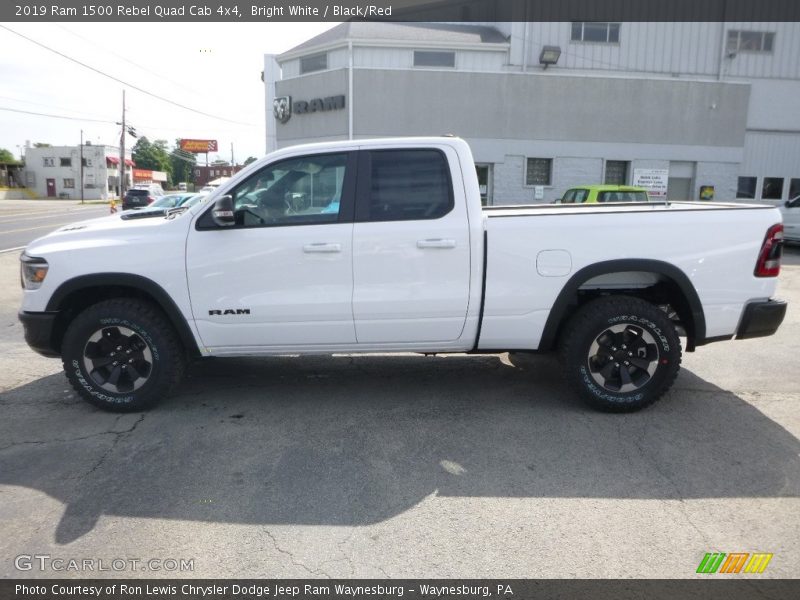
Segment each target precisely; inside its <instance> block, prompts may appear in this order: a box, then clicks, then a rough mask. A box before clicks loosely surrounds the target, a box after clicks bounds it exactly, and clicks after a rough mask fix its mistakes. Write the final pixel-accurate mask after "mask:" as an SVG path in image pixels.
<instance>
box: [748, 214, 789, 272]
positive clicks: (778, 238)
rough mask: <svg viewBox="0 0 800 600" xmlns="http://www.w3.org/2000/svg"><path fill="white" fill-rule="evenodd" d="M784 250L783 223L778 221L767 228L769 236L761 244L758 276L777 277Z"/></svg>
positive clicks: (757, 267)
mask: <svg viewBox="0 0 800 600" xmlns="http://www.w3.org/2000/svg"><path fill="white" fill-rule="evenodd" d="M782 252H783V225H782V224H780V223H778V224H777V225H773V226H772V227H770V228H769V229H767V236H766V237H765V238H764V243H763V244H762V245H761V252H759V253H758V262H756V270H755V272H754V275H755V276H756V277H777V276H778V275H779V274H780V272H781V254H782Z"/></svg>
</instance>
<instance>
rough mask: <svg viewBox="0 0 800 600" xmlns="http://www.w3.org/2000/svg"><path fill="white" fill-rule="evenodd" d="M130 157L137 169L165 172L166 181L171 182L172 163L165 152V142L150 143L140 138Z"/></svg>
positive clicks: (144, 138)
mask: <svg viewBox="0 0 800 600" xmlns="http://www.w3.org/2000/svg"><path fill="white" fill-rule="evenodd" d="M132 156H133V162H134V163H136V168H137V169H150V170H151V171H165V172H166V173H167V180H168V181H169V182H171V181H172V161H170V158H169V152H168V151H167V140H156V141H154V142H152V143H151V142H150V140H148V139H147V138H146V137H145V136H142V137H140V138H139V141H138V142H136V145H135V146H134V147H133V152H132Z"/></svg>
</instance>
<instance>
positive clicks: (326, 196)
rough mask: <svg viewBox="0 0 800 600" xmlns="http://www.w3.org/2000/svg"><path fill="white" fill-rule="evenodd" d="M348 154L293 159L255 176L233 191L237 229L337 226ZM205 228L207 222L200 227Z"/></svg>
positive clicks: (266, 168)
mask: <svg viewBox="0 0 800 600" xmlns="http://www.w3.org/2000/svg"><path fill="white" fill-rule="evenodd" d="M347 162H348V154H347V153H344V152H343V153H339V154H317V155H312V156H303V157H296V158H290V159H287V160H283V161H280V162H277V163H273V164H271V165H269V166H267V167H264V168H263V169H261V170H260V171H257V172H256V173H253V174H252V175H251V176H250V177H248V178H247V179H245V180H244V181H243V182H242V183H240V184H239V185H238V186H236V187H235V188H234V189H233V190H232V191H231V192H230V194H231V196H232V198H233V205H234V210H235V216H236V225H237V226H238V227H270V226H281V225H313V224H323V223H336V222H338V221H339V220H340V218H339V217H340V214H342V213H343V212H344V211H343V208H342V207H343V202H344V199H345V198H346V196H348V194H347V192H346V186H345V174H346V172H347ZM204 225H206V223H205V222H203V223H200V226H204Z"/></svg>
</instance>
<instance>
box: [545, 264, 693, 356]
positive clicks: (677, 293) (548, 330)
mask: <svg viewBox="0 0 800 600" xmlns="http://www.w3.org/2000/svg"><path fill="white" fill-rule="evenodd" d="M635 272H638V273H648V274H653V275H656V276H657V277H658V279H659V282H660V283H662V284H663V290H662V291H661V293H663V294H665V297H666V298H668V299H669V300H670V302H671V303H672V304H673V305H674V308H675V310H676V311H677V312H678V314H679V316H680V318H681V322H682V323H683V325H684V328H685V329H686V334H687V345H686V350H687V351H689V352H691V351H693V350H694V348H695V346H700V345H702V344H703V343H704V342H705V335H706V321H705V314H704V312H703V305H702V303H701V302H700V297H699V296H698V295H697V290H696V289H695V288H694V285H692V282H691V281H690V280H689V278H688V277H687V275H686V274H685V273H684V272H683V271H682V270H681V269H679V268H678V267H676V266H675V265H672V264H670V263H667V262H664V261H659V260H653V259H632V258H631V259H618V260H609V261H603V262H600V263H595V264H592V265H588V266H586V267H583V268H582V269H580V270H578V271H576V272H575V273H574V274H573V275H572V277H570V279H569V280H568V281H567V283H566V284H565V285H564V287H563V288H562V289H561V292H560V293H559V294H558V297H557V298H556V301H555V303H554V304H553V307H552V309H551V310H550V314H549V315H548V318H547V322H546V323H545V327H544V331H543V332H542V339H541V341H540V343H539V350H552V349H554V348H555V346H556V344H557V341H558V336H559V334H560V332H561V330H562V328H563V327H564V325H565V324H566V322H567V320H569V318H570V317H571V316H572V314H573V313H574V312H575V310H577V308H579V307H580V306H581V305H582V304H583V302H582V299H581V288H582V286H584V285H585V284H586V283H587V282H589V281H591V280H592V279H594V278H597V277H600V276H603V275H611V274H616V273H629V274H630V273H635ZM592 291H593V292H595V293H596V295H597V294H603V293H619V294H627V295H630V294H629V293H628V292H626V291H624V290H621V289H614V288H608V289H604V288H603V287H602V286H600V287H597V288H593V289H592Z"/></svg>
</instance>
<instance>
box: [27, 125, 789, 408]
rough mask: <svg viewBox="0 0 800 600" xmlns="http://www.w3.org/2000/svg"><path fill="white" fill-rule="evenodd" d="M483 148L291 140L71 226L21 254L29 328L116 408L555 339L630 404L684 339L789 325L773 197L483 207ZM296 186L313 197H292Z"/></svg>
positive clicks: (583, 372)
mask: <svg viewBox="0 0 800 600" xmlns="http://www.w3.org/2000/svg"><path fill="white" fill-rule="evenodd" d="M474 164H475V161H474V158H473V156H472V153H471V151H470V148H469V146H468V144H467V143H466V142H465V141H463V140H460V139H457V138H450V137H428V138H392V139H379V140H365V139H359V140H349V141H338V142H328V143H323V144H311V145H304V146H297V147H294V148H283V149H281V150H278V151H277V152H274V153H272V154H270V155H268V156H266V157H264V158H263V159H261V160H260V161H258V162H256V163H254V164H253V165H252V166H251V168H249V169H248V170H247V171H245V172H242V173H240V174H238V175H237V176H236V177H235V178H234V179H232V180H231V181H230V182H227V183H226V184H224V186H223V188H222V189H220V190H219V191H217V192H215V194H214V195H213V196H212V197H213V198H214V202H213V203H210V201H206V202H202V201H201V203H200V204H198V205H196V206H193V207H191V208H188V209H185V210H181V208H182V207H180V208H178V209H171V210H170V209H166V210H165V211H164V212H165V213H167V214H166V215H164V216H159V215H156V214H153V215H146V214H145V216H140V215H142V213H147V211H130V212H126V213H122V214H121V215H110V216H107V217H102V218H99V219H93V220H89V221H84V222H82V223H81V224H80V225H79V226H75V225H71V226H70V225H68V226H65V227H62V228H60V229H58V230H56V231H54V232H53V233H50V234H48V235H46V236H44V237H41V238H39V239H37V240H34V241H33V242H31V243H30V244H29V245H28V246H27V248H26V249H25V251H24V252H23V254H22V256H21V279H22V284H23V287H24V291H23V301H22V308H21V311H20V313H19V318H20V320H21V321H22V323H23V325H24V328H25V339H26V341H27V342H28V344H29V345H30V347H31V348H33V349H34V350H36V351H38V352H40V353H41V354H43V355H45V356H57V357H60V358H61V360H62V363H63V366H64V370H65V372H66V376H67V378H68V380H69V382H70V384H71V385H72V387H73V388H74V389H75V390H76V393H77V394H78V395H79V396H81V397H82V398H84V399H85V400H87V401H88V402H90V403H92V404H94V405H97V406H99V407H102V408H104V409H107V410H115V411H133V410H136V411H138V410H141V409H143V408H146V407H148V406H150V405H152V404H153V403H154V402H156V401H157V400H158V399H160V398H161V397H163V396H165V395H168V394H169V393H170V392H171V391H172V390H174V389H175V388H176V386H177V385H178V383H179V381H180V378H181V375H182V374H183V372H184V369H185V366H186V360H187V359H188V358H190V357H197V358H199V357H207V356H219V357H224V356H254V355H255V356H264V355H284V354H307V353H311V354H319V353H335V352H345V353H348V352H358V353H363V352H378V353H387V352H401V353H402V352H420V353H447V352H474V353H481V352H485V353H495V352H503V351H508V350H515V351H530V352H544V351H552V350H558V352H559V365H560V367H561V369H562V370H563V373H564V376H565V378H566V380H567V381H568V383H569V385H571V386H572V388H573V389H574V390H575V391H576V392H577V394H578V395H579V396H580V397H582V398H583V399H584V400H585V401H587V402H588V403H589V404H590V405H592V406H594V407H596V408H599V409H602V410H607V411H613V412H625V411H632V410H638V409H641V408H644V407H645V406H648V405H650V404H652V403H653V402H655V401H656V400H658V399H659V398H660V397H661V396H663V394H664V392H665V391H666V390H668V389H669V387H670V386H671V385H672V383H673V382H674V381H675V378H676V376H677V374H678V370H679V368H680V363H681V356H682V347H685V349H686V350H687V351H690V352H691V351H694V350H695V348H697V347H700V346H703V345H705V344H709V343H712V342H720V341H722V340H730V339H732V338H734V337H736V338H737V339H747V338H756V337H761V336H768V335H771V334H773V333H774V332H775V331H776V330H777V329H778V327H779V326H780V324H781V322H782V321H783V318H784V316H785V314H786V306H787V304H786V302H783V301H781V300H778V299H775V298H773V294H774V293H775V289H776V286H777V278H778V274H779V272H780V260H781V248H782V244H781V242H782V232H783V227H782V225H781V215H780V211H779V210H778V209H777V208H775V207H770V206H764V205H744V206H741V205H738V206H737V205H733V204H724V203H718V202H703V203H700V202H672V203H669V204H666V203H664V204H661V203H652V204H651V206H649V207H648V210H634V211H632V210H629V207H628V206H626V205H618V204H609V205H608V206H585V207H581V208H580V209H579V210H576V207H574V206H562V205H547V206H497V207H487V208H483V207H482V206H481V194H480V188H479V185H478V179H477V176H476V173H475V167H474ZM267 175H269V177H266V176H267ZM262 179H264V180H267V179H270V180H272V181H273V183H272V185H270V186H269V188H268V189H267V190H264V191H265V192H266V193H263V194H262V193H259V194H258V197H257V198H255V199H254V198H253V196H252V192H253V191H254V190H255V189H259V190H260V189H261V188H258V187H257V186H258V185H259V182H260V181H261V180H262ZM340 186H341V187H340ZM339 189H341V196H340V198H339V205H338V211H336V212H328V211H327V207H328V206H330V204H331V203H332V201H331V197H332V196H333V194H335V193H337V190H339ZM301 192H307V193H308V194H310V195H311V197H310V199H309V202H310V206H312V207H313V210H314V211H315V212H312V211H311V210H309V211H304V212H303V213H302V214H297V213H295V212H294V211H293V210H291V207H289V206H288V205H287V204H286V202H285V200H286V199H287V197H289V196H290V195H291V194H295V193H301ZM275 209H277V210H275ZM612 214H613V218H609V216H610V215H612ZM676 240H679V241H680V243H676ZM681 337H683V338H685V344H683V343H682V341H681ZM742 351H743V352H757V351H758V350H757V347H753V346H744V347H743V348H742ZM321 393H322V392H321ZM525 393H526V394H528V395H530V396H531V397H534V398H535V396H536V388H535V382H533V381H531V382H530V385H529V386H528V387H527V388H526V391H525Z"/></svg>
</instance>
